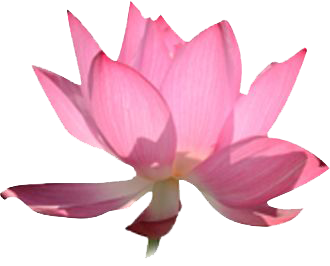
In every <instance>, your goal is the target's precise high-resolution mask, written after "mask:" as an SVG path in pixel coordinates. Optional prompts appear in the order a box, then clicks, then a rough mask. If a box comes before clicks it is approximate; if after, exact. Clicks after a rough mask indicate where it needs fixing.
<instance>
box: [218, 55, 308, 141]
mask: <svg viewBox="0 0 330 266" xmlns="http://www.w3.org/2000/svg"><path fill="white" fill-rule="evenodd" d="M305 54H306V49H303V50H301V51H300V52H299V53H297V54H296V55H295V56H293V57H292V58H290V59H289V60H288V61H286V62H284V63H280V64H278V63H272V64H271V65H270V66H268V67H267V68H266V69H265V70H264V71H263V72H262V73H261V74H260V75H259V76H258V77H257V79H256V80H255V82H254V83H253V84H252V86H251V89H250V92H249V94H248V95H247V96H245V95H244V96H242V97H240V99H239V100H238V102H237V104H236V105H235V109H234V112H233V115H232V117H231V119H228V121H227V123H226V126H225V128H226V129H228V128H232V130H233V137H232V139H231V141H232V142H236V141H239V140H240V139H243V138H247V137H251V136H256V135H267V132H268V130H269V129H270V128H271V126H272V125H273V123H274V122H275V120H276V118H277V117H278V115H279V113H280V112H281V110H282V108H283V106H284V104H285V102H286V101H287V98H288V97H289V94H290V92H291V90H292V87H293V85H294V83H295V81H296V79H297V76H298V73H299V70H300V68H301V65H302V63H303V60H304V58H305ZM227 134H228V133H227ZM220 141H221V140H220ZM226 144H229V143H228V141H227V143H226V141H224V143H220V145H221V146H222V147H223V146H224V145H226Z"/></svg>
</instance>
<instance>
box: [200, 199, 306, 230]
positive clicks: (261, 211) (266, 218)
mask: <svg viewBox="0 0 330 266" xmlns="http://www.w3.org/2000/svg"><path fill="white" fill-rule="evenodd" d="M203 194H204V196H205V197H206V199H207V200H208V201H209V203H210V204H211V205H212V206H213V207H214V208H215V209H216V210H217V211H218V212H220V213H221V214H222V215H223V216H225V217H226V218H228V219H230V220H232V221H235V222H237V223H241V224H247V225H252V226H272V225H277V224H282V223H285V222H288V221H290V220H292V219H293V218H295V217H296V216H297V215H298V214H299V213H300V211H301V210H299V209H297V210H282V209H276V208H273V207H270V206H268V205H267V204H266V205H265V206H258V207H256V208H237V207H231V206H227V205H224V204H221V203H220V202H218V201H216V200H215V199H214V198H213V197H211V196H209V195H207V194H206V193H203Z"/></svg>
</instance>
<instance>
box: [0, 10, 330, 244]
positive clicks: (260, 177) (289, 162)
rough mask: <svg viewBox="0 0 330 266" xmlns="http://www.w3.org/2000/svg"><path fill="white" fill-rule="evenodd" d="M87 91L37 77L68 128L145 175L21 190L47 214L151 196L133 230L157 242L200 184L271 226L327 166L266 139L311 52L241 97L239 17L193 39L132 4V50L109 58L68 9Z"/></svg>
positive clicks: (102, 208)
mask: <svg viewBox="0 0 330 266" xmlns="http://www.w3.org/2000/svg"><path fill="white" fill-rule="evenodd" d="M68 17H69V24H70V28H71V34H72V38H73V43H74V48H75V52H76V56H77V59H78V67H79V70H80V75H81V85H76V84H74V83H72V82H70V81H68V80H67V79H65V78H63V77H61V76H58V75H57V74H54V73H52V72H50V71H47V70H44V69H41V68H39V67H34V70H35V73H36V75H37V77H38V79H39V81H40V83H41V85H42V87H43V89H44V91H45V93H46V95H47V96H48V98H49V100H50V102H51V104H52V106H53V107H54V109H55V111H56V112H57V115H58V117H59V118H60V120H61V121H62V123H63V125H64V127H65V128H66V129H67V130H68V131H69V133H71V134H72V135H73V136H74V137H76V138H77V139H79V140H81V141H83V142H85V143H87V144H89V145H92V146H95V147H97V148H100V149H103V150H105V151H106V152H108V153H110V154H112V155H114V156H116V157H117V158H119V159H120V160H121V161H123V162H124V163H127V164H129V165H131V166H132V167H134V169H135V171H136V177H134V178H133V179H131V180H127V181H119V182H109V183H100V184H96V183H94V184H79V183H76V184H56V183H54V184H40V185H21V186H14V187H11V188H9V189H7V190H6V191H4V192H3V193H2V194H1V195H2V197H3V198H8V197H17V198H19V199H20V200H22V201H23V202H24V203H26V204H27V205H28V206H29V207H30V208H31V209H32V210H34V211H36V212H38V213H41V214H46V215H53V216H63V217H70V218H90V217H95V216H98V215H101V214H103V213H105V212H108V211H111V210H117V209H122V208H124V207H127V206H129V205H130V204H132V203H133V202H135V201H136V200H138V198H139V197H141V196H143V195H144V194H145V193H147V192H152V200H151V203H150V205H149V206H148V207H147V208H146V209H145V211H144V212H143V213H142V214H141V215H140V216H139V217H138V218H137V219H136V220H135V221H134V222H133V223H132V224H131V225H130V226H128V227H127V229H128V230H130V231H132V232H134V233H137V234H140V235H142V236H146V237H148V239H149V243H150V248H152V245H156V246H157V245H158V242H159V240H160V238H161V237H163V236H164V235H166V234H167V233H168V232H169V231H170V230H171V228H172V226H173V225H174V223H175V220H176V218H177V216H178V213H179V211H180V209H181V203H180V197H179V181H187V182H190V183H192V184H193V185H195V186H196V187H197V188H198V189H199V190H200V191H201V193H202V194H203V195H204V196H205V197H206V199H207V200H208V201H209V202H210V204H211V205H212V206H213V207H214V208H215V209H216V210H217V211H219V212H220V213H221V214H222V215H224V216H225V217H227V218H228V219H231V220H233V221H235V222H238V223H242V224H248V225H254V226H270V225H275V224H281V223H284V222H286V221H289V220H291V219H293V218H294V217H295V216H297V215H298V214H299V212H300V211H301V210H282V209H277V208H273V207H271V206H269V205H268V204H267V202H268V201H269V200H270V199H272V198H275V197H277V196H279V195H281V194H284V193H286V192H289V191H291V190H293V189H295V188H296V187H298V186H300V185H303V184H305V183H306V182H308V181H310V180H312V179H313V178H315V177H317V176H318V175H320V174H322V173H323V172H325V171H326V170H327V169H328V167H327V166H326V165H325V163H323V162H322V161H321V160H320V159H319V158H318V157H316V156H315V155H313V154H311V153H310V152H308V151H306V150H304V149H303V148H300V147H299V146H297V145H295V144H292V143H290V142H287V141H284V140H280V139H273V138H269V137H267V133H268V131H269V129H270V128H271V126H272V125H273V123H274V122H275V120H276V118H277V116H278V115H279V113H280V111H281V110H282V108H283V106H284V104H285V102H286V100H287V98H288V96H289V94H290V92H291V90H292V87H293V85H294V83H295V80H296V78H297V75H298V73H299V70H300V68H301V65H302V63H303V60H304V57H305V54H306V49H303V50H301V51H300V52H298V53H297V54H296V55H294V56H293V57H291V58H290V59H289V60H287V61H286V62H283V63H272V64H271V65H269V66H268V67H267V68H266V69H265V70H264V71H263V72H262V73H261V74H260V75H259V76H258V77H257V79H256V80H255V82H254V83H253V84H252V86H251V89H250V91H249V93H248V95H243V94H241V93H240V83H241V60H240V52H239V48H238V45H237V42H236V38H235V36H234V33H233V31H232V29H231V27H230V25H229V23H228V22H226V21H223V22H220V23H218V24H216V25H213V26H211V27H210V28H208V29H206V30H205V31H203V32H202V33H200V34H199V35H198V36H197V37H195V38H194V39H192V40H191V41H190V42H185V41H183V40H182V39H180V37H179V36H177V35H176V34H175V32H174V31H173V30H172V29H171V28H170V27H169V26H168V24H167V23H166V22H165V20H164V19H163V18H162V17H159V18H158V19H157V20H155V21H153V20H151V19H144V18H143V17H142V16H141V14H140V12H139V11H138V10H137V9H136V8H135V7H134V6H133V4H131V6H130V11H129V16H128V22H127V28H126V33H125V37H124V42H123V46H122V50H121V53H120V56H119V59H118V60H117V61H113V60H111V59H110V58H108V57H107V56H106V55H105V53H104V52H102V50H101V48H100V47H99V46H98V45H97V43H96V42H95V41H94V39H93V38H92V36H91V35H90V34H89V33H88V31H87V30H86V29H85V28H84V27H83V26H82V24H81V23H80V22H79V21H78V20H77V18H75V17H74V16H73V15H72V14H71V13H70V12H69V13H68Z"/></svg>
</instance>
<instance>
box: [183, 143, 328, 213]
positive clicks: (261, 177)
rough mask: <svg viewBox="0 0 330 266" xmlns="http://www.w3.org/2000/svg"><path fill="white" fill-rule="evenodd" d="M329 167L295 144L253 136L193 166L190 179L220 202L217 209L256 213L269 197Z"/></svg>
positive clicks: (308, 179) (287, 190)
mask: <svg viewBox="0 0 330 266" xmlns="http://www.w3.org/2000/svg"><path fill="white" fill-rule="evenodd" d="M327 169H328V167H327V166H325V165H322V164H321V163H320V160H319V159H318V158H317V157H316V156H315V155H313V154H311V153H310V152H308V151H306V150H304V149H302V148H300V147H298V146H296V145H294V144H292V143H289V142H286V141H282V140H278V139H270V138H267V137H254V138H249V139H246V140H243V141H240V142H238V143H236V144H233V145H231V146H229V147H227V148H224V149H223V150H222V151H220V152H217V153H215V154H213V155H212V156H210V158H208V159H207V160H206V161H205V162H203V163H202V164H201V165H199V166H198V167H196V169H194V171H193V173H192V174H191V177H190V178H189V179H188V181H190V182H192V183H193V184H195V185H196V186H197V187H198V188H199V189H200V190H201V191H202V192H205V193H207V194H208V195H209V196H210V197H212V198H213V199H214V201H216V202H218V203H219V206H220V207H217V209H220V210H221V208H222V209H224V211H223V212H226V208H227V209H228V208H229V213H231V212H232V211H236V210H239V209H240V210H244V211H247V212H250V211H251V210H252V211H253V212H256V210H260V209H261V210H262V208H263V207H265V206H266V204H267V202H268V201H269V200H270V199H272V198H275V197H277V196H279V195H282V194H284V193H286V192H289V191H291V190H293V189H294V188H296V187H298V186H300V185H303V184H305V183H306V182H308V181H310V180H312V179H314V178H315V177H317V176H318V175H320V174H322V173H323V172H325V171H326V170H327ZM235 213H236V212H234V214H235ZM261 213H263V211H261ZM284 213H285V211H282V212H281V215H282V214H284ZM286 214H287V215H289V212H286ZM227 216H230V215H227Z"/></svg>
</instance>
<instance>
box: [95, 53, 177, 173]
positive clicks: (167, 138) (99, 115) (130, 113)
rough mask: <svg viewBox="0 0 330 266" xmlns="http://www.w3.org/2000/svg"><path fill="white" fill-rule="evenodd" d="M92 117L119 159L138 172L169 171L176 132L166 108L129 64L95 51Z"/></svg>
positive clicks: (159, 97) (157, 95)
mask: <svg viewBox="0 0 330 266" xmlns="http://www.w3.org/2000/svg"><path fill="white" fill-rule="evenodd" d="M92 75H93V82H92V89H93V95H92V101H91V103H92V105H91V106H92V110H93V116H94V118H95V121H96V123H97V125H98V127H99V128H100V130H101V131H102V133H103V134H104V136H105V138H106V139H107V141H108V143H109V145H110V146H111V147H113V149H114V151H115V153H116V154H117V156H118V157H119V158H121V160H123V161H124V162H126V163H128V164H130V165H132V166H133V167H134V168H135V169H136V170H137V172H138V173H139V175H142V176H145V177H147V178H151V179H163V178H167V177H169V176H170V175H171V168H172V162H173V159H174V156H175V149H176V135H175V128H174V124H173V122H172V118H171V114H170V112H169V109H168V107H167V105H166V103H165V101H164V100H163V98H162V97H161V96H160V94H159V93H158V92H157V90H156V89H155V88H154V87H153V86H152V85H151V84H150V83H149V82H148V81H147V80H145V79H144V78H143V77H142V76H141V75H140V74H139V73H137V72H136V71H134V70H133V69H132V68H130V67H128V66H126V65H124V64H121V63H118V62H114V61H112V60H111V59H109V58H108V57H107V56H106V55H105V54H104V53H100V54H99V55H98V56H97V57H96V58H95V62H94V66H93V69H92Z"/></svg>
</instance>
